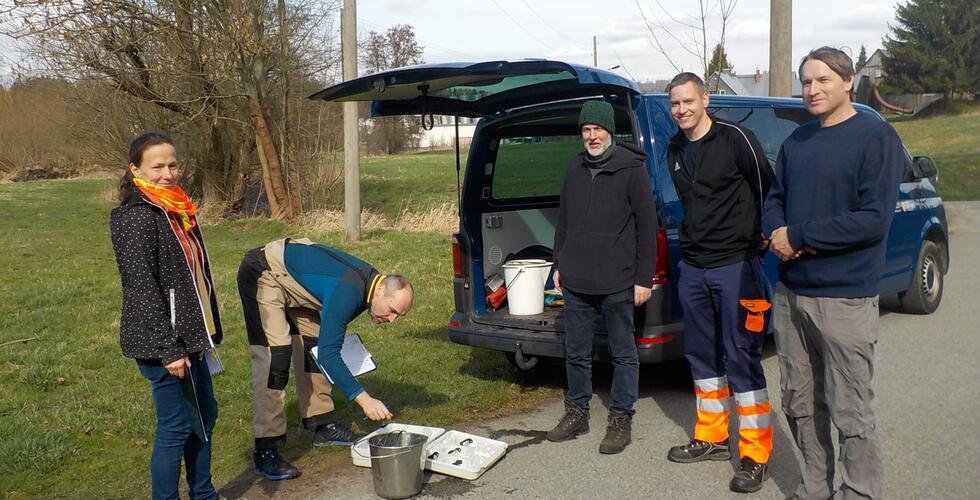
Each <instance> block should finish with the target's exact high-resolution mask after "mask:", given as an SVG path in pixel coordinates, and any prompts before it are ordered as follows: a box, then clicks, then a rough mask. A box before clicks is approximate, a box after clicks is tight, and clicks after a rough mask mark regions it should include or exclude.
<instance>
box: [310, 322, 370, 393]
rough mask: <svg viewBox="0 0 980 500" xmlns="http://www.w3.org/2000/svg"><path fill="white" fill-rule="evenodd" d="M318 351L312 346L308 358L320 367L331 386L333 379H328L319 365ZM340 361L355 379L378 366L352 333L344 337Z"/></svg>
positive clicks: (358, 338) (357, 336) (328, 375)
mask: <svg viewBox="0 0 980 500" xmlns="http://www.w3.org/2000/svg"><path fill="white" fill-rule="evenodd" d="M319 350H320V348H319V346H314V347H313V348H311V349H310V357H312V358H313V361H314V362H315V363H316V365H317V366H318V367H320V371H321V372H323V375H324V376H326V377H327V381H328V382H330V383H331V384H333V383H334V381H333V378H331V377H330V374H329V373H327V370H325V369H323V366H322V365H321V364H320V361H319V357H318V354H319ZM340 359H341V360H343V361H344V364H345V365H347V369H348V370H350V373H351V375H353V376H355V377H358V376H360V375H364V374H365V373H369V372H373V371H374V370H377V369H378V365H377V364H375V362H374V358H373V357H372V356H371V353H370V352H368V350H367V348H366V347H364V343H363V342H361V336H360V335H358V334H356V333H352V334H350V335H347V336H346V337H344V345H343V346H342V347H341V348H340Z"/></svg>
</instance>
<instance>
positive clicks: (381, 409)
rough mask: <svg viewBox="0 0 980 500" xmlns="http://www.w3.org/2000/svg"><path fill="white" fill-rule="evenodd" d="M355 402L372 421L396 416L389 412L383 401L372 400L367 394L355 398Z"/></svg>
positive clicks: (363, 393)
mask: <svg viewBox="0 0 980 500" xmlns="http://www.w3.org/2000/svg"><path fill="white" fill-rule="evenodd" d="M354 401H355V402H356V403H357V404H358V405H360V406H361V410H363V411H364V415H365V416H367V418H370V419H371V420H374V421H378V420H386V419H390V418H392V417H393V416H394V415H392V414H391V412H390V411H388V407H387V406H385V404H384V403H382V402H381V401H379V400H377V399H374V398H372V397H371V396H370V395H368V393H367V392H362V393H360V394H358V395H357V397H356V398H354Z"/></svg>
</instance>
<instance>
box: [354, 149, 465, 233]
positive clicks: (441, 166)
mask: <svg viewBox="0 0 980 500" xmlns="http://www.w3.org/2000/svg"><path fill="white" fill-rule="evenodd" d="M467 153H468V151H466V150H463V151H460V153H459V162H460V169H465V168H466V155H467ZM462 175H463V173H462V171H460V179H461V180H462ZM337 202H338V204H337V207H336V208H337V209H342V208H343V207H342V205H341V203H343V196H342V195H341V196H338V197H337ZM361 204H362V205H363V206H364V208H365V209H367V210H371V211H374V212H379V213H382V214H384V215H385V216H386V217H388V218H389V219H392V220H394V219H396V218H397V217H398V216H399V215H401V214H402V213H403V212H406V211H408V212H415V213H422V212H428V211H430V210H432V209H436V208H439V207H441V206H443V205H446V204H449V205H451V206H452V207H453V209H455V207H456V153H455V151H453V150H443V151H430V152H424V153H415V154H405V155H396V156H368V157H365V158H362V159H361Z"/></svg>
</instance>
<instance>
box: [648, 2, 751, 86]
mask: <svg viewBox="0 0 980 500" xmlns="http://www.w3.org/2000/svg"><path fill="white" fill-rule="evenodd" d="M635 1H636V8H637V10H638V11H639V12H640V16H641V17H642V18H643V22H644V24H645V25H646V28H647V31H648V32H649V34H650V37H651V39H650V43H651V45H652V46H653V48H654V49H656V50H657V52H659V53H660V54H661V55H663V56H664V57H665V58H666V59H667V62H668V63H669V64H670V65H671V66H672V67H673V68H674V70H675V71H678V72H679V71H681V68H682V67H683V65H682V64H678V59H677V54H676V53H675V52H672V51H671V50H669V49H668V47H665V45H664V43H663V40H667V39H669V40H671V41H673V42H674V43H675V44H676V45H677V46H678V48H679V50H680V52H681V53H685V54H687V55H688V56H690V57H693V58H695V60H697V62H698V64H699V66H700V67H701V73H702V75H703V77H704V79H705V80H707V79H708V78H710V77H711V74H710V72H709V65H710V63H711V59H712V58H711V56H710V54H709V52H708V50H709V47H712V48H716V47H720V50H721V53H722V54H725V53H727V51H726V50H725V35H726V30H727V27H728V20H729V19H730V18H731V16H732V13H734V12H735V6H736V5H737V4H738V0H717V2H709V1H708V0H698V3H697V5H698V9H697V11H696V12H695V13H694V14H686V13H674V12H672V11H670V10H668V9H666V8H665V7H664V6H663V5H662V4H661V3H660V2H659V0H657V1H656V4H657V10H654V9H653V8H648V11H649V16H648V15H647V12H646V11H644V9H643V7H642V6H641V5H640V1H639V0H635ZM658 12H659V14H658ZM713 16H717V17H718V20H719V22H720V29H719V31H720V33H719V34H718V38H717V42H716V43H710V40H711V39H712V38H713V35H712V31H713V30H714V27H713V26H712V21H711V18H712V17H713ZM664 18H665V19H664ZM668 21H669V22H668Z"/></svg>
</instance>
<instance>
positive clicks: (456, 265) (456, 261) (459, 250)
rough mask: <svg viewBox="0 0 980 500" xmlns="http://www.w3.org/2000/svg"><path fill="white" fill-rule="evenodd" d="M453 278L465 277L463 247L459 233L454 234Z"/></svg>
mask: <svg viewBox="0 0 980 500" xmlns="http://www.w3.org/2000/svg"><path fill="white" fill-rule="evenodd" d="M453 276H455V277H457V278H462V277H463V247H462V246H461V245H460V244H459V233H453Z"/></svg>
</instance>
